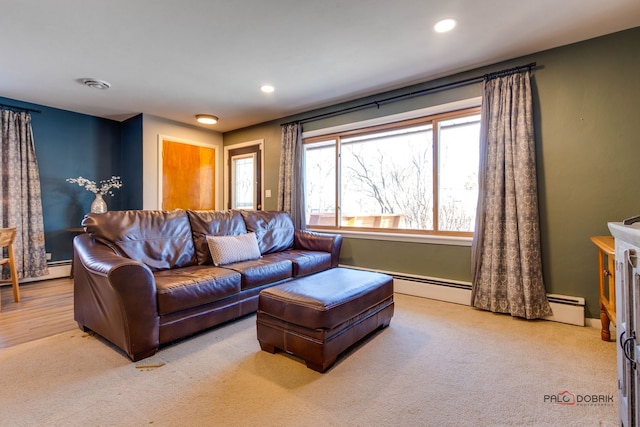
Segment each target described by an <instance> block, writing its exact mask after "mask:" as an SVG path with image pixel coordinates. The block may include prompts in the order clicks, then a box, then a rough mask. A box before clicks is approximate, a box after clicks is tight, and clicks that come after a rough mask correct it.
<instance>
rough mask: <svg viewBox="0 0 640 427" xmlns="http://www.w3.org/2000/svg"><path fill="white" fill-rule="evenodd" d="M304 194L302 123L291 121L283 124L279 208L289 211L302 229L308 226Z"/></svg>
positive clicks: (295, 222) (295, 224)
mask: <svg viewBox="0 0 640 427" xmlns="http://www.w3.org/2000/svg"><path fill="white" fill-rule="evenodd" d="M304 195H305V194H304V153H303V146H302V125H301V124H300V123H289V124H285V125H282V146H281V150H280V172H279V174H278V210H280V211H286V212H288V213H289V215H291V218H292V219H293V224H294V226H295V227H296V228H297V229H300V230H303V229H304V228H306V220H305V212H304V206H305V201H304Z"/></svg>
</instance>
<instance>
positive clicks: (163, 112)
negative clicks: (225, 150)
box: [0, 0, 640, 132]
mask: <svg viewBox="0 0 640 427" xmlns="http://www.w3.org/2000/svg"><path fill="white" fill-rule="evenodd" d="M445 17H452V18H455V19H456V20H457V21H458V26H457V27H456V28H455V29H454V30H453V31H452V32H451V33H448V34H436V33H435V32H434V31H433V29H432V28H433V25H434V24H435V22H436V21H437V20H439V19H441V18H445ZM637 26H640V0H536V1H526V2H525V1H517V0H482V1H479V0H447V1H444V0H395V1H389V0H384V1H383V0H234V1H231V0H180V1H178V0H109V1H105V0H56V1H51V0H20V1H15V0H0V33H2V36H3V37H2V42H1V43H0V64H1V65H0V96H4V97H7V98H13V99H18V100H22V101H27V102H33V103H36V104H40V105H45V106H51V107H57V108H62V109H65V110H71V111H76V112H80V113H86V114H90V115H94V116H99V117H105V118H110V119H115V120H124V119H126V118H129V117H131V116H133V115H136V114H138V113H145V114H151V115H154V116H159V117H163V118H167V119H171V120H175V121H178V122H183V123H188V124H192V125H195V121H194V115H195V114H198V113H209V114H214V115H217V116H219V117H220V122H219V123H218V124H217V125H214V126H209V127H208V128H209V129H212V130H216V131H220V132H226V131H229V130H233V129H238V128H241V127H245V126H249V125H252V124H257V123H261V122H264V121H268V120H272V119H278V118H282V117H285V116H288V115H291V114H296V113H300V112H304V111H308V110H311V109H314V108H318V107H324V106H328V105H332V104H336V103H338V102H342V101H348V100H352V99H356V98H359V97H362V96H366V95H371V94H375V93H379V92H382V91H385V90H390V89H396V88H399V87H403V86H407V85H409V84H413V83H419V82H423V81H428V80H431V79H434V78H437V77H442V76H445V75H449V74H452V73H455V72H459V71H464V70H469V69H472V68H476V67H479V66H483V65H488V64H492V63H495V62H498V61H502V60H506V59H511V58H515V57H518V56H522V55H526V54H529V53H534V52H537V51H541V50H545V49H549V48H553V47H557V46H561V45H566V44H569V43H573V42H577V41H581V40H585V39H589V38H593V37H597V36H600V35H604V34H608V33H612V32H616V31H620V30H624V29H628V28H633V27H637ZM84 78H95V79H102V80H106V81H107V82H109V83H110V84H111V89H109V90H106V91H100V90H95V89H90V88H88V87H86V86H84V85H82V84H81V83H80V82H81V81H82V79H84ZM263 83H270V84H273V85H274V86H275V87H276V91H275V92H274V93H272V94H264V93H262V92H260V91H259V89H258V88H259V86H260V85H261V84H263Z"/></svg>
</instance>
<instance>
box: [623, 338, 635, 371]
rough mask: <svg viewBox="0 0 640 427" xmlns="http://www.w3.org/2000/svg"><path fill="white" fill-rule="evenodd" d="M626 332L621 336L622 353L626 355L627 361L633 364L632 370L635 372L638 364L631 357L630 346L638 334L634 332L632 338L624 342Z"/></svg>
mask: <svg viewBox="0 0 640 427" xmlns="http://www.w3.org/2000/svg"><path fill="white" fill-rule="evenodd" d="M625 332H626V331H622V333H621V334H620V347H621V348H622V353H623V354H624V357H626V358H627V360H628V361H629V362H630V363H631V369H633V370H635V369H636V362H635V360H633V359H632V358H631V357H630V356H629V353H630V349H629V344H632V342H633V341H634V340H635V339H636V332H635V331H632V332H631V336H630V337H629V338H627V339H626V340H624V341H623V340H622V339H623V337H624V334H625Z"/></svg>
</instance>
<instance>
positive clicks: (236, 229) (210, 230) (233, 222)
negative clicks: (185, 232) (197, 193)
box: [187, 210, 247, 265]
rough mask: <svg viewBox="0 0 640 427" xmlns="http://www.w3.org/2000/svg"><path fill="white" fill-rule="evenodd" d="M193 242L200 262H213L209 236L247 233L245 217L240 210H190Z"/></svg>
mask: <svg viewBox="0 0 640 427" xmlns="http://www.w3.org/2000/svg"><path fill="white" fill-rule="evenodd" d="M187 215H188V216H189V222H190V223H191V233H192V235H193V244H194V246H195V250H196V258H197V260H198V264H200V265H205V264H211V263H212V261H211V252H210V251H209V246H208V244H207V236H237V235H240V234H245V233H246V232H247V227H245V224H244V219H242V215H241V214H240V212H239V211H234V210H230V211H224V212H220V211H192V210H188V211H187Z"/></svg>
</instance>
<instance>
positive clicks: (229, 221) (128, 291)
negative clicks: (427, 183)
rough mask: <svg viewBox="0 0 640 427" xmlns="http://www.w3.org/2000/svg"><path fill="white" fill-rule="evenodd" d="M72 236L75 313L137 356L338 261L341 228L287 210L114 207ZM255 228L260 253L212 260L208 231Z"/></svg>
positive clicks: (234, 314) (251, 307)
mask: <svg viewBox="0 0 640 427" xmlns="http://www.w3.org/2000/svg"><path fill="white" fill-rule="evenodd" d="M82 225H83V226H84V227H85V230H86V233H85V234H81V235H79V236H77V237H76V238H75V239H74V243H73V245H74V316H75V320H76V321H77V322H78V326H79V327H80V328H81V329H83V330H92V331H94V332H96V333H97V334H99V335H101V336H102V337H104V338H106V339H107V340H109V341H110V342H112V343H113V344H115V345H116V346H118V347H120V348H121V349H122V350H124V351H125V352H126V354H127V355H128V356H129V357H130V358H131V359H132V360H133V361H137V360H140V359H143V358H145V357H149V356H151V355H153V354H155V353H156V351H157V350H158V347H159V346H161V345H163V344H166V343H169V342H172V341H175V340H177V339H180V338H184V337H186V336H189V335H191V334H194V333H196V332H199V331H202V330H204V329H207V328H210V327H212V326H215V325H218V324H221V323H223V322H226V321H229V320H232V319H235V318H238V317H240V316H243V315H246V314H249V313H252V312H255V311H256V310H257V309H258V294H259V292H260V291H261V290H262V289H265V288H267V287H270V286H273V285H276V284H279V283H283V282H286V281H288V280H291V279H292V278H295V277H300V276H306V275H310V274H314V273H317V272H319V271H324V270H327V269H330V268H333V267H337V265H338V259H339V256H340V249H341V246H342V237H341V236H340V235H333V234H324V233H314V232H310V231H302V230H295V229H294V227H293V222H292V221H291V218H290V217H289V215H288V214H287V213H284V212H267V211H237V210H230V211H224V212H221V211H190V210H187V211H185V210H174V211H170V212H166V211H150V210H139V211H111V212H107V213H104V214H88V215H87V216H85V218H84V220H83V221H82ZM251 232H254V233H255V236H256V238H257V242H258V247H259V249H260V254H261V257H260V258H259V259H253V260H247V261H241V262H234V263H231V264H225V265H219V266H214V265H213V262H212V258H211V254H210V250H209V246H208V243H207V236H237V235H243V234H245V233H251Z"/></svg>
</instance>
